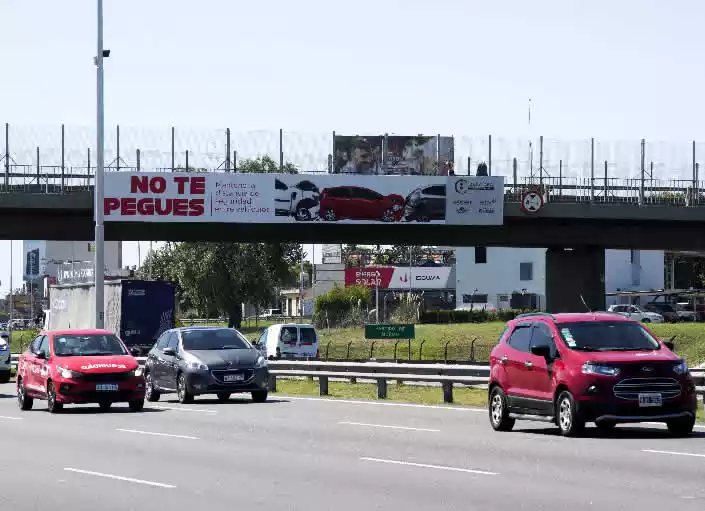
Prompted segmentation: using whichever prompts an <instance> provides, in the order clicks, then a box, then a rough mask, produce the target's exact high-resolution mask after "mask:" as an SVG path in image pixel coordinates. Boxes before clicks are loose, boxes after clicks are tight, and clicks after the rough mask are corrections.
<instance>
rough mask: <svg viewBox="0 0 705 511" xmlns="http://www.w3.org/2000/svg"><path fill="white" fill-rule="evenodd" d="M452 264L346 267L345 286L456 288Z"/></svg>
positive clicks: (416, 288) (410, 288)
mask: <svg viewBox="0 0 705 511" xmlns="http://www.w3.org/2000/svg"><path fill="white" fill-rule="evenodd" d="M452 270H453V268H452V267H451V266H412V267H411V268H409V267H408V266H366V267H362V268H346V269H345V286H346V287H347V286H354V285H358V286H366V287H369V288H372V289H374V288H376V287H379V288H380V289H392V290H399V291H405V290H407V291H408V290H412V291H414V290H419V289H455V282H454V280H455V279H454V277H453V272H452Z"/></svg>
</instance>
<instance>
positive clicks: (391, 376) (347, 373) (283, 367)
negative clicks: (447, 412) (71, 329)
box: [12, 353, 705, 403]
mask: <svg viewBox="0 0 705 511" xmlns="http://www.w3.org/2000/svg"><path fill="white" fill-rule="evenodd" d="M18 359H19V354H17V353H13V354H12V365H13V367H16V366H17V360H18ZM146 360H147V358H146V357H137V361H138V362H139V364H140V365H142V366H143V365H144V364H145V361H146ZM269 372H270V383H269V384H270V390H271V391H272V392H275V391H276V390H277V378H297V377H315V378H318V383H319V393H320V395H322V396H326V395H328V381H329V379H331V378H337V379H345V380H350V382H351V383H355V382H356V381H357V380H358V379H361V380H373V381H375V382H376V384H377V397H378V398H379V399H384V398H386V397H387V382H388V381H389V380H396V381H398V382H400V383H404V382H426V383H440V384H441V387H442V389H443V401H444V402H446V403H452V402H453V387H454V384H456V383H458V384H462V385H483V384H487V382H488V379H489V375H490V368H489V366H488V365H459V364H442V363H436V364H409V363H405V364H399V363H396V362H323V361H318V360H272V361H270V362H269ZM690 374H691V376H692V377H693V381H694V383H695V385H696V388H697V392H698V394H699V395H701V396H702V395H705V369H693V370H691V371H690Z"/></svg>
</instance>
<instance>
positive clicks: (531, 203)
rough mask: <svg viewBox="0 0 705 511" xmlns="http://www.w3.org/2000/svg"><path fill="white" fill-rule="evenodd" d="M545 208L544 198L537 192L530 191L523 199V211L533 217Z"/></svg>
mask: <svg viewBox="0 0 705 511" xmlns="http://www.w3.org/2000/svg"><path fill="white" fill-rule="evenodd" d="M541 208H543V196H542V195H541V194H540V193H539V192H538V191H537V190H529V191H528V192H526V193H525V194H524V195H522V197H521V209H522V210H523V211H524V213H528V214H530V215H533V214H534V213H538V211H539V210H540V209H541Z"/></svg>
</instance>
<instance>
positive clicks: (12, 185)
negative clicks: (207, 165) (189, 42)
mask: <svg viewBox="0 0 705 511" xmlns="http://www.w3.org/2000/svg"><path fill="white" fill-rule="evenodd" d="M106 170H107V171H108V172H116V171H117V170H116V169H114V168H108V169H106ZM137 170H138V169H137V168H135V167H121V168H120V171H121V172H122V171H133V172H134V171H137ZM151 170H154V169H151ZM158 170H160V171H164V172H170V169H158ZM212 171H213V172H223V170H222V169H213V170H212ZM94 173H95V168H94V167H92V166H91V167H62V166H56V165H47V166H39V167H37V166H32V165H14V164H13V165H10V167H9V172H7V173H6V174H5V175H6V176H7V183H8V184H7V185H6V184H5V183H4V181H3V180H2V179H0V193H48V194H61V193H69V192H77V191H79V192H80V191H89V190H91V188H92V185H93V178H94ZM504 187H505V201H506V202H508V203H518V202H520V201H521V199H522V196H523V195H524V193H526V192H527V191H529V190H539V191H541V193H542V195H543V197H544V201H545V202H547V203H549V202H561V203H582V202H585V203H611V204H652V205H668V206H681V207H695V206H705V181H693V180H686V179H680V180H678V179H672V180H659V179H651V178H648V179H646V178H645V179H643V180H642V179H640V178H633V179H625V178H616V177H604V176H603V177H594V178H592V177H561V176H558V177H555V176H553V177H547V176H543V177H540V176H534V177H526V176H524V177H514V176H505V184H504Z"/></svg>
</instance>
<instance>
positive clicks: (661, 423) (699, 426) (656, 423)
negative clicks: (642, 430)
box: [635, 422, 705, 428]
mask: <svg viewBox="0 0 705 511" xmlns="http://www.w3.org/2000/svg"><path fill="white" fill-rule="evenodd" d="M641 424H648V425H649V426H663V427H666V424H664V423H663V422H642V423H641ZM638 425H639V423H637V424H635V426H638ZM694 427H696V428H705V426H702V425H700V424H696V425H695V426H694Z"/></svg>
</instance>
